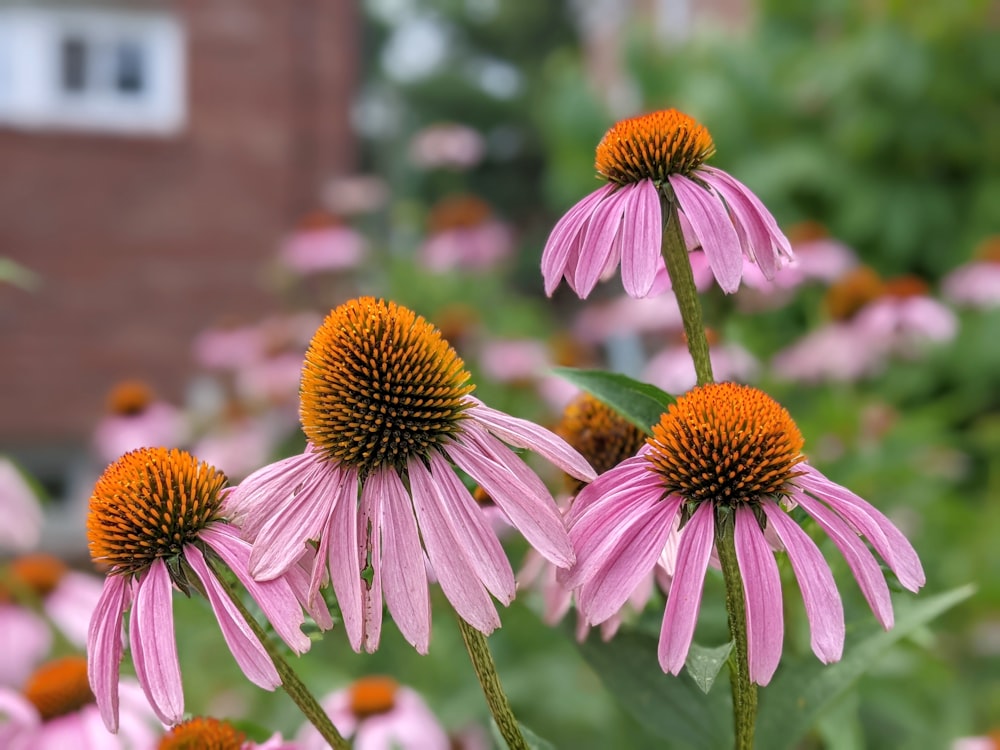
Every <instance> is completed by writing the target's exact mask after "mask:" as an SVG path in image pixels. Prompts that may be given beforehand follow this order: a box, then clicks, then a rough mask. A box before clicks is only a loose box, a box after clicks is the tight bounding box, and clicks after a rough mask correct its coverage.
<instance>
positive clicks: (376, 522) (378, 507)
mask: <svg viewBox="0 0 1000 750" xmlns="http://www.w3.org/2000/svg"><path fill="white" fill-rule="evenodd" d="M395 473H396V472H395V470H393V469H387V470H385V471H377V472H375V474H373V475H372V476H371V477H369V478H368V481H367V482H365V484H363V485H362V487H361V512H360V514H359V516H358V559H359V560H360V561H361V564H362V565H363V566H364V567H365V568H367V567H368V563H367V561H368V560H371V583H368V582H367V581H365V580H364V579H363V578H362V579H361V580H362V584H361V614H362V619H363V623H364V646H365V651H367V652H368V653H369V654H371V653H374V651H375V650H376V649H377V648H378V644H379V639H380V638H381V636H382V564H381V563H382V497H383V496H384V492H382V490H381V487H380V486H379V484H376V482H374V481H372V480H374V479H375V477H376V476H379V477H380V478H381V477H383V476H384V475H386V474H395Z"/></svg>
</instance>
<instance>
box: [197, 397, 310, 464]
mask: <svg viewBox="0 0 1000 750" xmlns="http://www.w3.org/2000/svg"><path fill="white" fill-rule="evenodd" d="M270 417H271V415H267V414H266V415H263V416H254V415H248V414H244V413H242V412H238V413H235V414H224V415H222V416H221V417H220V418H219V419H217V420H214V421H213V423H212V425H211V428H210V430H209V431H208V432H207V433H205V434H203V435H201V436H200V437H199V438H198V440H197V441H195V442H194V443H193V444H192V446H191V452H192V453H193V454H194V455H196V456H198V457H199V458H200V459H201V460H203V461H204V462H205V463H207V464H210V465H211V466H215V467H217V468H218V469H220V470H221V471H222V472H223V473H224V474H225V475H226V476H227V477H229V479H230V480H232V481H238V480H240V479H242V478H243V477H245V476H247V475H249V474H251V473H253V472H254V471H256V470H257V469H259V468H260V467H261V466H263V465H264V464H266V463H267V462H268V461H269V460H270V459H271V454H272V452H273V451H274V449H275V447H276V445H277V443H278V442H279V441H280V439H281V438H282V437H284V433H286V432H287V430H286V429H285V428H286V427H288V425H282V424H281V420H275V419H271V418H270ZM292 426H294V420H293V421H292Z"/></svg>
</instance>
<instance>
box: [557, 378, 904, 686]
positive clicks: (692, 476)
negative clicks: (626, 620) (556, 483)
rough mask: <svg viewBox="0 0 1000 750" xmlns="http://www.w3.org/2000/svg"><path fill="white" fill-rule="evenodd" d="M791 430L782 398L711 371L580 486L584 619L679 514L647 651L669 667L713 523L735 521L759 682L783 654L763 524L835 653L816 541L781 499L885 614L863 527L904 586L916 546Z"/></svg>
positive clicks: (840, 627)
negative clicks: (719, 379) (643, 439)
mask: <svg viewBox="0 0 1000 750" xmlns="http://www.w3.org/2000/svg"><path fill="white" fill-rule="evenodd" d="M802 444H803V440H802V435H801V433H800V432H799V430H798V428H797V427H796V426H795V423H794V422H793V421H792V419H791V417H790V416H789V414H788V412H787V411H786V410H785V409H784V408H783V407H781V406H780V405H779V404H778V403H777V402H776V401H774V400H773V399H771V398H770V397H769V396H767V395H766V394H764V393H763V392H761V391H759V390H757V389H756V388H752V387H750V386H743V385H736V384H733V383H719V384H710V385H705V386H701V387H699V388H695V389H694V390H692V391H690V392H689V393H687V394H686V395H684V396H682V397H681V398H679V399H678V400H677V401H676V403H674V404H672V405H671V406H670V407H669V408H668V410H667V411H666V413H664V414H663V416H662V418H661V420H660V422H659V424H657V425H656V426H654V428H653V436H652V437H651V438H649V439H648V441H647V444H646V445H645V446H644V447H643V448H642V450H641V451H640V453H639V455H637V456H636V457H635V458H631V459H628V460H626V461H624V462H623V463H621V464H619V466H618V467H616V468H615V469H612V470H611V471H609V472H607V473H606V474H603V475H601V476H600V477H599V478H598V479H597V480H596V481H594V482H593V483H591V484H590V485H588V486H587V487H585V488H583V490H582V491H581V492H580V494H579V495H577V498H576V501H575V502H574V504H573V507H572V508H571V510H570V513H569V515H568V517H567V522H568V524H569V528H570V538H571V539H572V540H573V544H574V548H575V549H576V552H577V562H576V564H575V565H574V566H573V568H572V569H571V570H570V571H569V573H568V574H567V575H566V576H565V579H564V581H563V583H564V584H565V585H567V586H569V587H572V588H576V589H577V597H578V599H577V601H578V606H579V608H580V610H581V612H582V613H583V615H584V617H586V618H587V620H588V622H590V623H592V624H597V623H600V622H603V621H604V620H605V619H607V618H608V617H610V616H612V615H613V614H614V613H615V612H617V611H618V609H619V608H620V607H621V606H622V604H623V603H624V601H625V598H626V597H627V596H628V594H629V592H631V591H632V589H633V588H634V587H635V585H636V583H637V582H638V581H639V580H640V579H641V578H642V577H643V576H645V575H647V574H648V573H649V571H650V570H651V569H652V567H653V566H654V565H655V564H656V562H657V560H658V559H659V558H660V554H661V552H662V550H663V546H664V543H665V542H666V540H667V537H668V535H669V534H670V532H671V531H672V530H673V528H674V524H675V522H676V519H677V518H678V517H680V519H681V521H682V526H681V532H680V541H679V545H678V551H677V562H676V568H675V570H674V578H673V582H672V586H671V589H670V595H669V596H668V598H667V606H666V611H665V613H664V616H663V626H662V630H661V631H660V646H659V653H658V655H659V661H660V666H661V667H662V668H663V670H664V671H665V672H671V673H673V674H677V673H679V672H680V670H681V668H682V667H683V666H684V662H685V659H686V658H687V653H688V649H689V648H690V645H691V639H692V636H693V634H694V628H695V623H696V620H697V617H698V609H699V606H700V603H701V591H702V584H703V582H704V578H705V571H706V569H707V567H708V561H709V556H710V555H711V553H712V546H713V543H714V541H715V538H716V533H717V528H719V524H720V523H734V524H735V542H736V554H737V559H738V561H739V566H740V572H741V574H742V578H743V587H744V594H745V602H746V612H747V639H748V657H749V667H750V679H751V680H752V681H754V682H756V683H757V684H760V685H765V684H767V683H768V682H769V681H770V679H771V676H772V675H773V673H774V670H775V669H776V668H777V665H778V661H779V660H780V658H781V644H782V638H783V630H784V626H783V620H782V604H781V581H780V579H779V576H778V566H777V562H776V561H775V558H774V554H773V552H772V549H771V546H770V545H769V543H768V540H767V539H766V538H765V534H764V528H765V526H766V527H767V529H768V531H769V532H773V534H774V535H775V536H776V537H777V539H778V540H780V542H781V544H782V545H783V546H784V548H785V550H786V551H787V553H788V558H789V560H790V562H791V564H792V570H793V571H794V573H795V576H796V578H797V579H798V582H799V588H800V589H801V591H802V596H803V600H804V602H805V609H806V615H807V617H808V619H809V625H810V630H811V634H812V649H813V652H814V653H815V654H816V655H817V656H818V657H819V659H820V660H821V661H823V662H827V663H828V662H832V661H836V660H838V659H839V658H840V656H841V653H842V650H843V644H844V614H843V607H842V605H841V602H840V595H839V593H838V591H837V587H836V584H835V583H834V580H833V575H832V574H831V572H830V568H829V566H828V565H827V563H826V561H825V560H824V558H823V555H822V554H821V553H820V551H819V548H818V547H817V546H816V544H815V543H814V542H813V541H812V540H811V539H810V538H809V537H808V535H806V533H805V532H804V531H803V530H802V529H801V528H800V527H799V525H798V524H797V523H796V522H795V521H794V520H792V518H791V517H790V516H789V515H788V514H787V513H786V512H785V510H784V508H783V507H782V505H783V504H784V505H798V506H799V507H801V508H802V509H803V510H804V511H805V512H806V513H808V514H809V515H810V516H811V517H812V518H813V519H814V520H815V521H816V523H817V524H818V525H819V527H820V528H822V529H823V530H824V531H825V532H826V533H827V534H828V535H829V536H830V538H831V539H832V540H833V542H834V544H835V545H836V546H837V547H838V549H839V550H840V551H841V553H842V554H843V555H844V557H845V558H846V560H847V563H848V565H849V566H850V568H851V570H852V571H853V573H854V576H855V578H857V580H858V583H859V585H860V587H861V590H862V592H863V593H864V596H865V598H866V599H867V601H868V603H869V605H870V606H871V608H872V611H873V612H874V613H875V617H876V618H877V619H878V621H879V622H880V623H881V624H882V625H883V626H884V627H885V628H887V629H888V628H890V627H892V624H893V612H892V603H891V601H890V598H889V587H888V585H887V584H886V581H885V579H884V578H883V575H882V572H881V570H880V568H879V564H878V562H877V560H876V558H875V556H874V555H873V554H872V553H871V551H869V549H868V546H867V545H866V544H865V541H864V540H863V539H862V538H861V537H862V536H863V537H865V538H866V539H867V540H868V543H869V544H871V546H872V547H873V548H874V549H875V551H876V552H878V554H879V555H880V556H881V558H882V559H883V560H884V561H885V563H886V565H888V566H889V568H891V569H892V571H893V572H894V573H895V574H896V576H897V577H898V578H899V581H900V583H901V584H902V585H903V586H904V587H906V588H907V589H909V590H911V591H916V590H917V589H919V588H920V587H921V586H922V585H923V583H924V572H923V569H922V567H921V565H920V560H919V559H918V558H917V555H916V553H915V552H914V550H913V547H912V546H911V545H910V543H909V542H908V541H907V540H906V538H905V537H904V536H903V535H902V533H900V531H899V529H897V528H896V527H895V526H894V525H893V524H892V523H891V522H890V521H889V519H888V518H886V517H885V516H884V515H883V514H882V513H881V512H879V511H878V510H877V509H876V508H874V507H873V506H872V505H870V504H869V503H867V502H866V501H864V500H862V499H861V498H860V497H858V496H857V495H855V494H854V493H852V492H850V491H849V490H847V489H845V488H843V487H841V486H840V485H837V484H835V483H833V482H831V481H830V480H829V479H827V478H826V477H825V476H823V475H822V474H820V473H819V472H818V471H816V469H814V468H812V467H811V466H809V464H808V463H806V462H805V459H804V457H803V456H802V454H801V452H800V451H801V448H802Z"/></svg>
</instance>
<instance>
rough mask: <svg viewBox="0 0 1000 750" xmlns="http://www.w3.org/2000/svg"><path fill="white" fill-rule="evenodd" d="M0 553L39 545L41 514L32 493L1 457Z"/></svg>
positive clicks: (25, 481) (36, 498) (24, 480)
mask: <svg viewBox="0 0 1000 750" xmlns="http://www.w3.org/2000/svg"><path fill="white" fill-rule="evenodd" d="M0 518H3V522H2V523H0V552H3V551H7V550H10V551H14V552H24V551H27V550H29V549H33V548H34V547H36V546H37V545H38V540H39V539H40V537H41V534H42V522H43V521H44V514H43V513H42V506H41V504H40V503H39V502H38V497H37V496H36V495H35V491H34V490H33V489H32V488H31V485H29V484H28V481H27V479H25V477H24V475H23V474H22V473H21V472H20V470H19V469H18V468H17V467H16V466H15V465H14V463H13V461H11V460H10V459H8V458H6V457H5V456H0Z"/></svg>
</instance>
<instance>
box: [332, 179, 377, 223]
mask: <svg viewBox="0 0 1000 750" xmlns="http://www.w3.org/2000/svg"><path fill="white" fill-rule="evenodd" d="M322 195H323V205H325V206H326V207H327V208H329V209H330V211H331V212H332V213H333V214H335V215H336V216H357V215H359V214H370V213H374V212H375V211H377V210H378V209H380V208H382V206H384V205H385V204H386V202H387V201H388V199H389V186H388V185H387V184H386V181H385V180H384V179H382V178H381V177H379V176H378V175H374V174H352V175H341V176H338V177H333V178H331V179H329V180H327V181H326V183H325V184H324V185H323V190H322Z"/></svg>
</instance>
